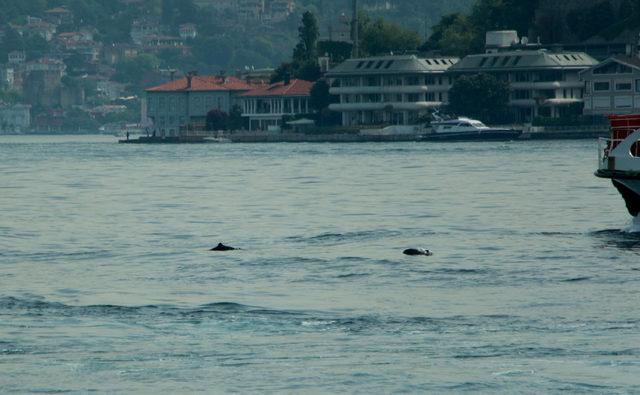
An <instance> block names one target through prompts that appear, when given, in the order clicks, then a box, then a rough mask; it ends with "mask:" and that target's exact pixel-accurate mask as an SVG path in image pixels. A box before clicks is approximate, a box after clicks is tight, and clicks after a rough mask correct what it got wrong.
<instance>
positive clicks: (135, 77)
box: [114, 54, 160, 84]
mask: <svg viewBox="0 0 640 395" xmlns="http://www.w3.org/2000/svg"><path fill="white" fill-rule="evenodd" d="M159 64H160V61H159V60H158V58H156V57H155V56H153V55H149V54H143V55H138V56H137V57H135V58H133V59H126V60H123V61H122V62H120V63H118V64H117V65H116V74H115V75H114V80H115V81H118V82H124V83H129V84H136V83H138V82H139V81H140V77H141V76H142V75H143V74H145V73H146V72H149V71H152V70H155V69H157V68H158V66H159Z"/></svg>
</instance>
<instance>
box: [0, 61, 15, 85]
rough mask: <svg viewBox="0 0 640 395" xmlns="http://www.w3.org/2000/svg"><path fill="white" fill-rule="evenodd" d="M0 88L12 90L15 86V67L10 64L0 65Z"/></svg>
mask: <svg viewBox="0 0 640 395" xmlns="http://www.w3.org/2000/svg"><path fill="white" fill-rule="evenodd" d="M0 88H1V89H3V90H13V89H14V88H15V69H14V68H13V67H11V66H0Z"/></svg>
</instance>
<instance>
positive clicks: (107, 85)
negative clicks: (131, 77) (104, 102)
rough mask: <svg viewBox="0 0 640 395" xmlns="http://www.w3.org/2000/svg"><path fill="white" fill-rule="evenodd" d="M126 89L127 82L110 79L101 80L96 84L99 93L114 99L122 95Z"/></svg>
mask: <svg viewBox="0 0 640 395" xmlns="http://www.w3.org/2000/svg"><path fill="white" fill-rule="evenodd" d="M125 89H126V84H122V83H119V82H114V81H109V80H99V81H98V82H97V85H96V91H97V92H98V94H99V95H100V96H102V97H104V98H106V99H109V100H112V101H113V100H116V99H118V98H119V97H121V96H122V94H123V93H124V91H125Z"/></svg>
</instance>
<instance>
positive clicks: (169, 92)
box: [143, 76, 253, 137]
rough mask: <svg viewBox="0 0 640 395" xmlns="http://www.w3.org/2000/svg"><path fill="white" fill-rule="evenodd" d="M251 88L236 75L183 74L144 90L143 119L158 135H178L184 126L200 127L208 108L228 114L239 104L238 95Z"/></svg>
mask: <svg viewBox="0 0 640 395" xmlns="http://www.w3.org/2000/svg"><path fill="white" fill-rule="evenodd" d="M252 88H253V86H251V85H249V84H247V83H246V82H244V81H242V80H240V79H238V78H235V77H223V76H186V77H184V78H182V79H179V80H175V81H171V82H167V83H165V84H162V85H159V86H156V87H153V88H149V89H147V90H146V102H145V107H146V118H149V119H150V120H151V122H152V124H153V126H152V132H153V133H154V134H155V135H156V136H159V137H169V136H179V135H180V134H181V132H182V131H183V130H187V129H193V130H203V129H205V126H206V118H207V114H208V113H209V111H211V110H213V109H216V110H220V111H222V112H226V113H229V112H230V111H231V108H232V107H233V106H234V105H236V104H239V102H240V98H239V96H240V95H241V94H242V93H244V92H248V91H250V90H252ZM144 118H145V114H143V119H144Z"/></svg>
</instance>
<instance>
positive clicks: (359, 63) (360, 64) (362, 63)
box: [356, 61, 364, 69]
mask: <svg viewBox="0 0 640 395" xmlns="http://www.w3.org/2000/svg"><path fill="white" fill-rule="evenodd" d="M362 66H364V62H363V61H362V62H358V65H357V66H356V69H360V68H362Z"/></svg>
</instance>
